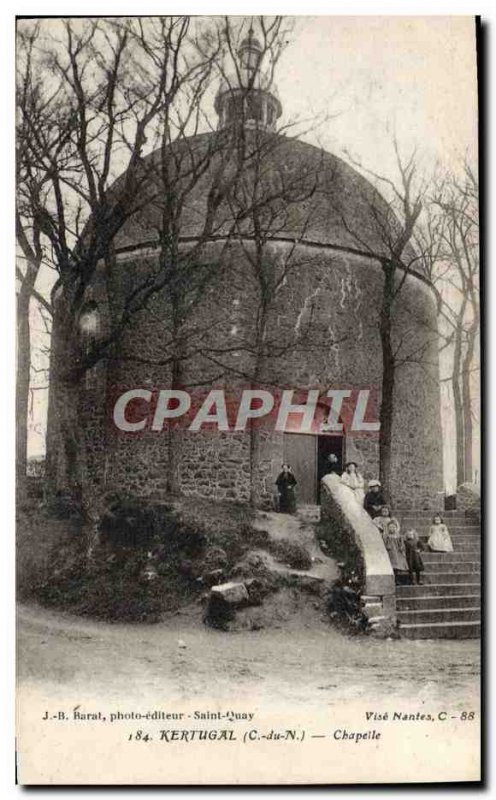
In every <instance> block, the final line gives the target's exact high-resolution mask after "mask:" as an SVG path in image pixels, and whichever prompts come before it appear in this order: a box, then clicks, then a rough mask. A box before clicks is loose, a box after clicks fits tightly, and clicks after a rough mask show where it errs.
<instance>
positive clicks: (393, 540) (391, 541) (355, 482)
mask: <svg viewBox="0 0 496 800" xmlns="http://www.w3.org/2000/svg"><path fill="white" fill-rule="evenodd" d="M336 462H337V459H336ZM330 471H331V472H337V468H336V465H335V464H332V463H331V464H330ZM340 480H341V483H343V484H344V485H345V486H347V487H348V489H350V491H351V492H352V493H353V496H354V498H355V500H356V501H357V503H359V504H360V505H361V506H362V507H363V508H364V509H365V511H366V512H367V513H368V514H369V516H370V517H371V518H372V522H373V523H374V525H376V526H377V528H379V530H380V532H381V534H382V538H383V541H384V545H385V547H386V550H387V552H388V555H389V559H390V561H391V565H392V567H393V571H394V575H395V579H396V582H397V583H400V582H402V581H403V578H404V576H406V575H408V579H409V582H410V583H411V584H413V583H415V580H416V582H417V583H418V584H420V583H421V573H422V572H424V562H423V560H422V555H421V552H420V551H421V550H425V549H427V550H429V551H430V552H433V553H452V552H453V544H452V541H451V537H450V534H449V531H448V528H447V527H446V525H445V524H444V522H443V518H442V517H441V515H440V514H434V517H433V519H432V523H431V526H430V528H429V533H428V536H427V542H426V544H424V542H423V541H422V540H421V538H420V537H419V535H418V533H417V531H416V530H414V529H413V528H412V529H411V530H408V531H406V533H405V534H404V535H402V534H401V532H400V524H399V522H398V520H397V519H396V517H393V516H392V515H391V511H390V508H389V505H388V504H387V499H386V497H385V494H384V492H383V490H382V487H381V484H380V481H378V480H375V479H374V480H371V481H369V483H368V492H367V493H365V481H364V479H363V476H362V475H361V474H360V472H359V470H358V466H357V464H355V462H354V461H349V462H348V463H347V464H346V466H345V470H344V472H343V474H342V475H341V478H340ZM296 484H297V481H296V478H295V476H294V474H293V471H292V469H291V467H290V466H289V464H283V467H282V471H281V472H280V473H279V475H278V477H277V480H276V485H277V491H278V510H279V511H281V512H283V513H286V514H288V513H289V514H294V513H295V511H296V496H295V486H296Z"/></svg>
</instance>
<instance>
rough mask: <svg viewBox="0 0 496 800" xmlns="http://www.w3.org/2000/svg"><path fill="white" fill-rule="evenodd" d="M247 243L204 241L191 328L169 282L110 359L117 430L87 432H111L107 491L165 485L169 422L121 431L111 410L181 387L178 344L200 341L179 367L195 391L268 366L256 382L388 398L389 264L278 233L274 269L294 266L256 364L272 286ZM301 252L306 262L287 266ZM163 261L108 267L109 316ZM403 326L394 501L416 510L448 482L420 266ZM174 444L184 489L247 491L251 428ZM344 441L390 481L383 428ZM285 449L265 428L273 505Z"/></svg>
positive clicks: (208, 493)
mask: <svg viewBox="0 0 496 800" xmlns="http://www.w3.org/2000/svg"><path fill="white" fill-rule="evenodd" d="M246 247H250V245H249V244H247V243H244V245H243V246H242V245H241V244H231V245H229V246H228V247H226V246H225V243H211V244H209V245H208V246H206V247H205V248H204V250H203V261H202V264H200V265H199V266H198V269H199V270H200V271H202V270H204V269H208V270H210V274H209V280H208V281H207V283H206V287H205V289H204V290H203V291H202V292H201V293H199V294H198V296H196V297H195V296H194V292H192V293H191V298H193V299H192V300H191V303H190V308H189V311H188V312H187V313H184V314H183V315H182V319H181V327H180V330H179V331H178V330H177V328H176V330H174V328H173V326H172V322H171V320H172V313H171V311H172V309H171V300H170V297H169V295H168V293H167V291H165V290H164V291H162V292H161V293H158V294H157V295H155V296H154V297H152V299H151V301H150V303H149V305H148V307H147V309H146V310H144V311H142V312H139V313H138V314H136V315H135V316H134V318H133V321H132V325H131V326H129V327H128V329H127V330H126V332H125V334H124V336H123V337H122V340H121V342H120V346H119V351H118V352H117V353H116V354H115V357H114V358H113V359H112V361H109V363H108V365H107V366H106V369H107V378H106V388H105V392H104V394H105V403H106V408H105V414H106V415H107V429H106V430H103V428H102V425H101V424H100V425H99V427H98V430H95V431H94V433H93V432H91V431H90V430H89V429H88V436H89V439H91V437H92V436H97V437H100V439H101V441H100V442H99V443H96V442H94V443H92V444H90V447H91V448H92V449H93V451H94V452H95V453H100V454H101V453H102V452H104V453H105V459H104V460H105V470H104V473H105V474H104V476H103V477H101V481H103V484H104V486H105V488H112V489H113V488H115V487H119V488H127V489H129V490H132V491H138V492H139V493H143V494H150V493H160V492H164V491H165V490H166V487H167V482H168V477H167V473H168V470H169V467H170V452H171V451H170V448H169V437H168V434H167V431H164V432H162V433H161V434H157V433H147V434H146V435H143V434H139V435H134V434H122V433H121V432H118V431H117V430H116V429H115V426H113V423H112V422H111V406H112V399H113V398H115V397H116V396H117V395H118V394H119V393H120V392H121V391H124V390H125V389H128V388H135V387H137V386H139V387H147V388H152V389H153V388H166V387H169V386H170V385H171V375H172V356H173V355H174V353H175V352H176V353H177V351H178V346H179V345H178V342H179V341H181V342H183V343H184V342H186V343H187V344H186V345H184V344H182V345H181V346H183V347H185V348H186V354H185V357H184V358H182V360H181V364H180V370H181V372H180V385H181V386H183V387H184V388H186V389H190V390H191V391H195V390H196V389H195V387H203V390H205V389H208V388H209V384H210V383H212V384H213V385H215V386H216V387H226V388H228V389H229V390H235V389H241V388H243V387H246V386H249V385H250V380H252V379H253V376H254V374H255V373H256V375H257V380H256V384H257V385H265V386H267V387H275V388H278V389H281V388H297V387H299V388H320V389H321V390H322V392H323V393H325V392H326V391H327V389H329V388H372V389H373V390H374V391H375V392H376V394H377V397H378V399H380V382H381V347H380V340H379V335H378V309H379V307H380V299H381V292H382V280H383V279H382V272H381V269H380V267H379V265H378V264H377V263H376V262H375V261H372V260H371V259H367V258H365V257H361V256H356V255H351V254H349V253H343V252H340V251H338V250H334V249H332V248H329V247H327V248H325V247H310V246H307V245H300V246H298V247H296V248H294V247H293V246H292V245H290V244H289V243H287V242H276V243H273V244H272V245H271V248H270V252H269V253H268V258H269V259H270V260H271V265H272V269H273V274H274V276H275V277H276V278H277V277H278V276H280V275H281V270H282V269H284V265H286V267H285V269H286V275H285V276H284V279H283V281H282V285H281V289H280V291H279V293H278V295H277V298H276V299H275V300H274V302H273V303H272V304H271V306H270V309H269V314H268V322H267V337H268V340H269V342H270V343H271V345H270V347H268V348H267V352H266V354H265V357H264V359H263V360H262V361H261V362H260V363H257V362H256V359H255V355H254V348H253V341H254V337H255V334H256V327H255V318H256V312H257V308H258V307H259V300H260V291H259V286H258V285H257V280H256V277H255V275H254V273H253V269H252V268H251V266H250V262H249V260H248V259H247V257H246ZM290 253H291V254H292V256H291V258H292V259H293V262H292V264H291V268H288V266H287V259H288V257H289V254H290ZM156 268H157V261H156V254H155V253H154V252H153V251H152V250H148V251H145V252H141V253H140V252H135V253H126V254H123V255H122V256H117V257H116V259H115V261H114V262H113V263H112V265H111V268H109V269H108V271H107V274H106V275H105V280H106V294H107V296H108V298H109V301H108V310H107V312H106V313H108V314H109V315H110V317H113V318H117V317H118V315H119V312H120V310H121V309H122V306H123V303H124V301H125V298H126V296H127V293H129V292H130V291H131V290H132V288H133V286H136V283H137V282H138V281H143V280H144V279H146V277H147V276H148V275H150V274H151V272H152V271H153V270H156ZM99 280H101V276H100V278H99ZM192 285H194V276H193V277H192ZM191 298H190V299H191ZM190 299H189V300H190ZM189 300H188V302H189ZM394 336H395V342H396V343H397V344H398V345H399V343H401V345H402V347H403V348H404V354H405V363H404V364H402V366H401V367H400V368H399V369H398V372H397V380H396V390H395V415H394V421H393V454H392V456H393V470H392V472H393V481H392V486H391V495H392V501H393V503H394V504H395V505H401V506H403V507H405V506H410V505H411V506H413V505H415V506H421V507H425V508H429V507H434V506H435V502H436V495H437V493H438V492H439V491H440V490H442V450H441V426H440V407H439V382H438V373H437V336H436V311H435V303H434V298H433V295H432V293H431V290H430V289H429V288H428V287H427V286H426V285H425V284H424V283H423V282H422V281H421V280H419V279H418V278H416V277H414V276H412V277H409V278H408V279H407V281H406V282H405V285H404V287H403V289H402V291H401V297H400V300H399V302H398V303H397V311H396V319H395V328H394ZM418 353H421V354H422V359H421V360H420V363H417V362H418V361H419V359H418V357H417V362H416V361H415V355H416V354H417V355H418ZM183 354H184V351H183ZM410 354H411V357H410ZM82 388H83V394H84V393H85V392H87V397H86V398H83V404H84V405H85V406H87V407H88V408H90V409H91V407H92V406H93V409H94V410H95V411H97V413H100V412H101V406H102V400H101V397H102V394H101V393H100V400H99V401H98V403H96V401H95V399H94V398H92V395H91V391H90V390H89V389H87V388H86V387H82ZM95 404H97V405H98V409H97V408H96V406H95ZM89 424H90V423H89V422H88V425H89ZM175 442H176V443H175V445H174V454H175V463H174V468H173V469H174V474H175V475H176V482H177V485H178V487H179V488H180V490H181V491H183V492H184V493H186V494H192V495H195V494H196V495H201V496H204V497H217V498H219V499H233V500H242V501H245V500H246V499H247V497H248V496H249V482H250V481H249V477H250V445H249V434H248V433H246V434H244V435H239V434H234V433H225V434H220V435H219V434H212V433H211V432H209V433H208V434H207V433H206V434H205V435H201V434H197V433H188V432H187V431H183V432H179V431H178V432H177V434H176V439H175ZM345 450H346V452H345V457H346V459H352V460H356V461H357V462H358V464H359V466H360V468H361V470H362V471H363V473H364V475H365V478H366V479H369V478H371V477H377V474H378V437H377V434H375V433H374V434H364V433H361V434H355V435H352V434H351V433H350V431H345ZM282 452H283V449H282V436H281V435H280V434H272V435H271V434H268V433H267V434H264V435H263V436H262V437H261V448H260V453H259V457H258V471H257V474H256V475H255V483H256V484H257V486H256V491H257V496H258V497H259V501H260V504H261V505H266V506H270V504H271V502H272V494H273V482H274V479H275V477H276V475H277V472H278V470H279V468H280V464H281V460H282ZM97 460H98V459H96V460H95V464H96V461H97ZM95 468H96V467H95Z"/></svg>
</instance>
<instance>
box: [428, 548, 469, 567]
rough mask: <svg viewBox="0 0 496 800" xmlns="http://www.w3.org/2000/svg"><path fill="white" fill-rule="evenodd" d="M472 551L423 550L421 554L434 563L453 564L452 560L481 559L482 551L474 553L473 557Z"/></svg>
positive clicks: (430, 562)
mask: <svg viewBox="0 0 496 800" xmlns="http://www.w3.org/2000/svg"><path fill="white" fill-rule="evenodd" d="M471 552H472V551H471V550H470V551H467V550H454V551H453V553H431V552H430V551H429V550H422V551H421V556H422V558H423V560H424V562H425V563H429V564H434V563H440V564H451V562H458V561H460V560H462V561H464V560H465V561H480V553H477V554H476V553H474V555H473V558H472V557H469V553H471Z"/></svg>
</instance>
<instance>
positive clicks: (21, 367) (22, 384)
mask: <svg viewBox="0 0 496 800" xmlns="http://www.w3.org/2000/svg"><path fill="white" fill-rule="evenodd" d="M30 283H31V282H30V281H28V280H27V279H26V280H25V281H24V282H23V285H22V287H21V289H20V292H19V295H18V297H17V363H16V471H17V488H18V491H19V492H20V493H21V494H23V493H24V491H25V489H26V473H27V458H28V457H27V446H28V408H29V381H30V368H31V339H30V336H31V331H30V324H29V303H30V298H31V290H32V286H31V285H30Z"/></svg>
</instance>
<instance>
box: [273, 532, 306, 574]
mask: <svg viewBox="0 0 496 800" xmlns="http://www.w3.org/2000/svg"><path fill="white" fill-rule="evenodd" d="M268 549H270V552H271V553H272V554H273V555H274V556H275V557H276V558H277V559H278V560H279V561H282V562H284V563H285V564H288V566H289V567H291V569H301V570H309V569H311V568H312V559H311V558H310V555H309V554H308V551H307V550H306V549H305V548H304V547H303V546H302V545H301V544H298V542H291V541H289V540H288V539H278V540H276V541H272V542H270V543H269V547H268Z"/></svg>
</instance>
